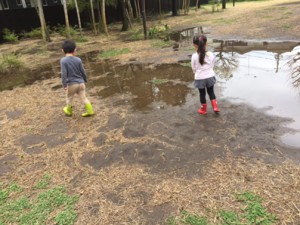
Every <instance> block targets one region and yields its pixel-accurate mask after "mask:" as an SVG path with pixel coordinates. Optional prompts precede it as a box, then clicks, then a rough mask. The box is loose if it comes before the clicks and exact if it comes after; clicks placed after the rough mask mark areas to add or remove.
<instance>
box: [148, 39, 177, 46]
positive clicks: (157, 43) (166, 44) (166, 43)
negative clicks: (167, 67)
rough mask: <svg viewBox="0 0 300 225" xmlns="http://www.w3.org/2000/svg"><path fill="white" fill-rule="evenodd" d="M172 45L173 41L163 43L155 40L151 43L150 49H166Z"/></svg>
mask: <svg viewBox="0 0 300 225" xmlns="http://www.w3.org/2000/svg"><path fill="white" fill-rule="evenodd" d="M174 44H175V42H174V41H170V40H167V41H164V40H161V39H155V40H153V41H152V43H151V45H152V47H154V48H166V47H170V46H172V45H174Z"/></svg>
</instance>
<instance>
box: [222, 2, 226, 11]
mask: <svg viewBox="0 0 300 225" xmlns="http://www.w3.org/2000/svg"><path fill="white" fill-rule="evenodd" d="M222 9H226V0H222Z"/></svg>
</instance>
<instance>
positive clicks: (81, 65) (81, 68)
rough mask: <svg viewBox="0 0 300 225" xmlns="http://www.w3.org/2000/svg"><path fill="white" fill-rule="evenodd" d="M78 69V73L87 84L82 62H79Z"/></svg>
mask: <svg viewBox="0 0 300 225" xmlns="http://www.w3.org/2000/svg"><path fill="white" fill-rule="evenodd" d="M79 69H80V73H81V75H82V78H83V80H84V82H85V83H86V82H87V76H86V72H85V69H84V67H83V64H82V61H81V60H80V66H79Z"/></svg>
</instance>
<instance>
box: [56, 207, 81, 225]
mask: <svg viewBox="0 0 300 225" xmlns="http://www.w3.org/2000/svg"><path fill="white" fill-rule="evenodd" d="M76 218H77V214H76V212H75V210H74V209H73V208H67V209H66V210H64V211H62V212H60V213H59V214H58V215H57V216H56V217H55V218H54V221H55V222H56V224H58V225H69V224H73V223H74V222H75V221H76Z"/></svg>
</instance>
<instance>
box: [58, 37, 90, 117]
mask: <svg viewBox="0 0 300 225" xmlns="http://www.w3.org/2000/svg"><path fill="white" fill-rule="evenodd" d="M62 51H63V52H64V53H65V55H66V56H65V57H63V58H62V59H61V60H60V65H61V79H62V85H63V87H64V89H65V90H66V95H67V105H66V106H65V107H64V109H63V110H64V112H65V114H66V115H67V116H72V100H73V97H74V96H75V94H78V95H79V97H80V99H81V101H82V102H83V103H84V104H85V108H86V112H85V113H83V114H82V116H84V117H86V116H91V115H94V111H93V107H92V104H91V103H90V101H89V100H88V99H87V98H86V96H85V83H86V82H87V79H86V73H85V70H84V68H83V64H82V61H81V59H80V58H78V57H76V56H75V52H76V44H75V42H74V41H71V40H66V41H64V42H63V44H62Z"/></svg>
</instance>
